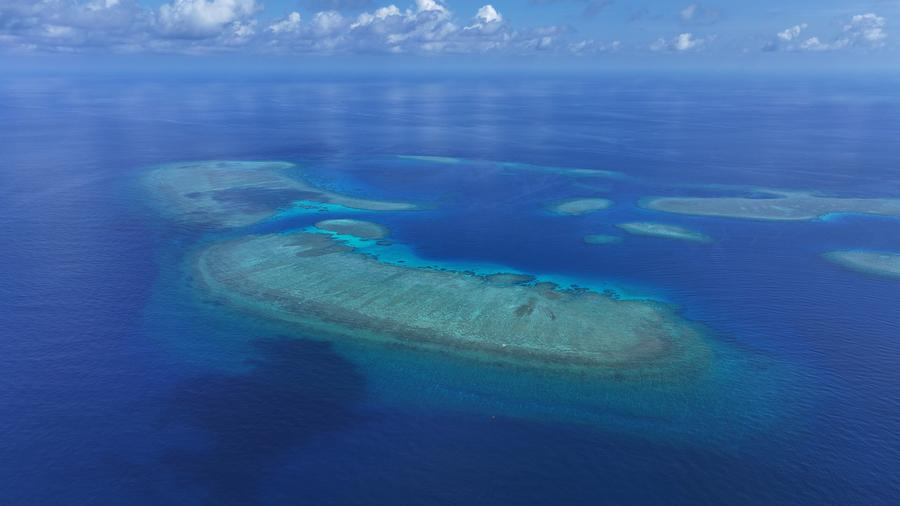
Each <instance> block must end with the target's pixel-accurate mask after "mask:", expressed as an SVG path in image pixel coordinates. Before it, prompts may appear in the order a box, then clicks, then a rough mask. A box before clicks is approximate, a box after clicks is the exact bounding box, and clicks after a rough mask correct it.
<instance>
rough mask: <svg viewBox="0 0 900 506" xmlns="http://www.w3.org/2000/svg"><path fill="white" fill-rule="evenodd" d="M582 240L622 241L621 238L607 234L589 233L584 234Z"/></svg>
mask: <svg viewBox="0 0 900 506" xmlns="http://www.w3.org/2000/svg"><path fill="white" fill-rule="evenodd" d="M584 242H585V243H587V244H618V243H620V242H622V238H621V237H619V236H617V235H609V234H589V235H586V236H584Z"/></svg>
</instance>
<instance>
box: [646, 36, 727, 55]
mask: <svg viewBox="0 0 900 506" xmlns="http://www.w3.org/2000/svg"><path fill="white" fill-rule="evenodd" d="M712 39H713V37H707V38H698V37H696V36H694V34H692V33H689V32H687V33H682V34H679V35H678V36H677V37H674V38H672V39H668V40H667V39H663V38H659V39H656V40H655V41H654V42H653V43H651V44H650V50H651V51H658V52H659V51H672V52H677V53H684V52H687V51H696V50H699V49H702V48H703V47H704V46H706V44H707V43H708V42H710V41H712Z"/></svg>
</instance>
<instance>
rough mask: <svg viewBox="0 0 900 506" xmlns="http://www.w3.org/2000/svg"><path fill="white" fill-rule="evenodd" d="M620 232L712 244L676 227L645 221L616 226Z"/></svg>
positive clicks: (704, 238) (703, 238)
mask: <svg viewBox="0 0 900 506" xmlns="http://www.w3.org/2000/svg"><path fill="white" fill-rule="evenodd" d="M616 226H617V227H619V228H621V229H622V230H624V231H626V232H628V233H629V234H634V235H646V236H652V237H662V238H664V239H677V240H681V241H693V242H704V243H705V242H712V237H710V236H708V235H706V234H702V233H700V232H697V231H695V230H690V229H687V228H684V227H679V226H677V225H667V224H664V223H652V222H647V221H635V222H630V223H620V224H618V225H616Z"/></svg>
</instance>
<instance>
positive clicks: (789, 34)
mask: <svg viewBox="0 0 900 506" xmlns="http://www.w3.org/2000/svg"><path fill="white" fill-rule="evenodd" d="M808 26H809V25H807V24H806V23H800V24H799V25H794V26H792V27H790V28H785V29H784V30H782V31H780V32H778V38H779V39H780V40H783V41H785V42H790V41H792V40H794V39H796V38H797V37H799V36H800V32H802V31H803V30H806V28H807V27H808Z"/></svg>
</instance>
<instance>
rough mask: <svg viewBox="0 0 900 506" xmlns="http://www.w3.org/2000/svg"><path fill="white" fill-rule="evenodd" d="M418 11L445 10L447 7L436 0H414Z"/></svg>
mask: <svg viewBox="0 0 900 506" xmlns="http://www.w3.org/2000/svg"><path fill="white" fill-rule="evenodd" d="M416 7H417V8H418V10H419V12H447V8H446V7H444V6H443V5H441V4H440V3H439V2H437V0H416Z"/></svg>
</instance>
